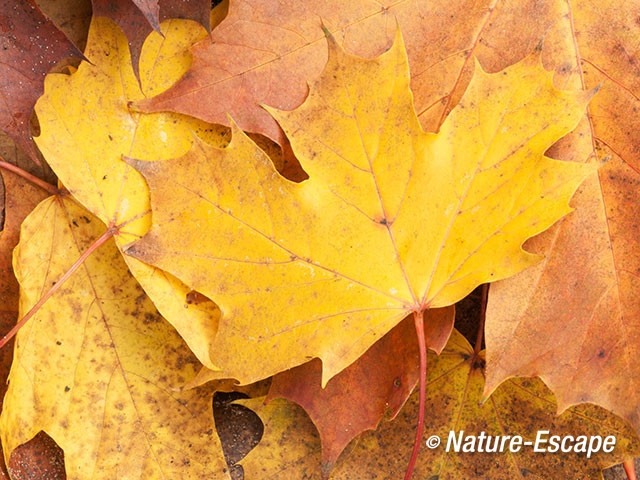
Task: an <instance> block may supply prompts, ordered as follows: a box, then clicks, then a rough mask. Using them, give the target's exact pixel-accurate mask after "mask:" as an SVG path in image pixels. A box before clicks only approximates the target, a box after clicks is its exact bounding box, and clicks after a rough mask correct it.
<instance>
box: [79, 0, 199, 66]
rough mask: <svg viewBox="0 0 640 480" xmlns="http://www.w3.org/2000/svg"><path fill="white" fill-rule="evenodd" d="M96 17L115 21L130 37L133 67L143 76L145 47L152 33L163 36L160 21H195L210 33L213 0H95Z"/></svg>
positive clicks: (93, 2)
mask: <svg viewBox="0 0 640 480" xmlns="http://www.w3.org/2000/svg"><path fill="white" fill-rule="evenodd" d="M91 1H92V4H93V14H94V16H96V17H107V18H110V19H111V20H113V22H114V23H115V24H116V25H118V26H119V27H120V28H121V29H122V30H123V31H124V33H125V35H126V36H127V39H128V40H129V50H130V51H131V64H132V66H133V71H134V73H135V75H136V77H139V76H140V75H139V67H138V61H139V60H140V51H141V50H142V44H143V43H144V40H145V39H146V38H147V36H148V35H149V34H150V33H151V31H152V30H155V31H157V32H158V33H161V31H160V22H162V21H163V20H166V19H168V18H183V19H187V20H195V21H196V22H199V23H200V24H202V25H203V26H204V27H205V28H206V29H207V30H209V11H210V8H211V1H210V0H91Z"/></svg>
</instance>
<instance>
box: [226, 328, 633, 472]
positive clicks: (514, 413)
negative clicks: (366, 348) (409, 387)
mask: <svg viewBox="0 0 640 480" xmlns="http://www.w3.org/2000/svg"><path fill="white" fill-rule="evenodd" d="M480 360H481V356H480V357H478V356H477V355H475V354H474V352H473V349H472V348H471V347H470V346H469V344H468V342H467V341H466V340H465V339H464V337H462V335H460V334H459V333H458V332H456V331H454V333H453V335H452V337H451V340H450V341H449V344H448V346H447V348H446V349H445V351H444V352H443V353H442V354H441V355H440V356H438V357H436V356H435V355H433V356H430V357H429V361H428V363H429V366H430V367H429V373H428V379H427V415H426V427H425V434H424V439H423V441H426V439H427V438H428V437H429V436H431V435H438V436H440V437H441V438H442V444H441V446H440V447H438V448H435V449H423V450H422V452H421V454H420V456H419V457H418V463H417V465H416V471H415V475H416V478H440V479H464V480H466V479H469V478H491V479H505V480H506V479H508V480H512V479H513V478H522V477H524V478H526V477H531V478H545V479H546V478H563V479H564V478H580V479H602V473H601V469H602V468H605V467H608V466H610V465H613V464H615V463H618V462H620V460H622V459H624V458H627V457H628V456H631V455H634V454H637V452H638V449H639V448H640V444H639V443H638V440H637V439H636V437H635V435H634V433H633V430H632V429H631V428H630V426H629V425H628V424H626V423H625V422H623V421H622V420H620V419H619V418H617V417H616V416H614V415H612V414H610V413H608V412H606V411H605V410H603V409H602V408H599V407H596V406H594V405H584V406H580V407H574V408H572V409H570V410H568V411H566V412H565V413H563V414H562V415H560V416H556V408H555V399H554V397H553V395H552V394H551V392H550V391H549V390H548V389H547V388H546V387H545V386H544V384H543V383H542V382H541V381H540V380H537V379H520V380H510V381H509V382H507V383H505V384H504V385H502V386H501V387H500V388H499V389H498V390H497V391H496V392H495V393H494V395H493V396H492V397H491V398H490V399H489V400H488V401H487V402H485V403H480V400H481V397H482V389H483V383H484V376H483V369H482V367H481V364H480V363H479V361H480ZM236 403H238V404H241V405H245V406H247V407H249V408H251V409H252V410H254V411H256V412H257V413H258V414H259V415H260V417H261V418H262V421H263V422H264V424H265V429H264V434H263V437H262V440H261V442H260V443H259V444H258V446H257V447H256V448H255V449H254V450H253V451H251V452H249V454H248V455H247V456H246V457H245V458H244V459H243V460H241V461H240V462H239V463H240V464H241V465H242V467H243V469H244V472H245V475H246V478H248V479H249V478H307V479H320V441H319V438H318V435H317V433H316V431H315V428H314V426H313V423H312V422H311V421H310V419H309V418H308V417H307V416H306V415H305V413H304V412H303V411H302V409H301V408H299V407H298V406H296V405H294V404H291V403H288V402H287V401H285V400H274V401H272V402H271V403H269V404H268V405H264V400H263V399H261V398H256V399H251V400H239V401H237V402H236ZM417 409H418V399H417V394H416V395H413V396H412V397H411V398H410V399H409V401H408V402H407V405H406V406H405V407H404V408H403V410H402V411H401V412H400V414H399V415H398V417H396V419H395V420H394V421H392V422H384V423H383V424H382V425H381V427H380V428H379V429H378V430H377V431H376V432H367V433H365V434H363V435H362V436H361V437H359V439H358V440H357V441H354V442H352V444H351V445H350V447H349V448H347V450H346V451H345V453H344V454H343V455H342V456H341V458H340V459H339V460H338V463H337V465H336V468H335V471H334V472H333V474H332V475H331V477H330V478H332V479H334V480H347V479H354V480H355V479H361V478H376V479H395V478H401V476H402V474H403V472H404V467H405V465H406V461H407V457H408V455H409V447H410V445H411V443H412V441H413V428H412V427H413V425H414V423H415V418H416V416H417ZM539 430H548V431H549V432H550V433H549V435H561V436H567V435H572V436H574V438H575V437H577V436H579V435H602V436H606V435H614V436H615V437H616V448H615V450H614V451H613V452H612V453H610V454H607V453H604V452H598V453H596V454H594V455H593V456H592V457H591V458H589V459H587V458H586V453H576V452H571V453H563V454H562V455H559V454H554V453H539V452H534V451H533V447H531V448H528V447H527V448H523V449H522V450H521V451H520V452H517V453H510V452H504V453H480V452H474V453H470V452H464V453H463V452H461V453H455V452H451V453H446V452H445V445H446V439H447V437H448V435H449V432H450V431H454V433H456V434H458V433H459V432H460V431H463V432H464V435H479V434H480V432H485V434H486V435H492V436H495V435H521V436H522V437H523V438H524V440H525V441H526V440H531V441H535V438H536V435H537V431H539Z"/></svg>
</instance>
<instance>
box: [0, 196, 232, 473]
mask: <svg viewBox="0 0 640 480" xmlns="http://www.w3.org/2000/svg"><path fill="white" fill-rule="evenodd" d="M103 232H104V225H103V224H102V222H100V221H99V220H98V219H97V218H95V217H94V216H92V215H91V214H90V213H89V212H87V211H86V210H85V209H83V208H82V207H80V206H79V205H77V204H76V203H75V202H73V201H72V200H71V199H69V198H66V197H50V198H48V199H46V200H45V201H43V202H42V203H41V204H40V205H39V206H38V207H37V208H36V209H35V210H34V212H32V213H31V214H30V215H29V217H28V218H27V219H26V220H25V222H24V223H23V225H22V231H21V236H20V244H19V245H18V247H17V249H16V251H15V257H14V259H15V260H14V265H15V270H16V276H17V277H18V280H19V281H20V284H21V297H20V311H21V312H26V311H28V310H29V309H30V308H31V307H32V306H33V305H34V304H35V303H36V302H37V301H38V300H39V298H40V296H41V295H42V292H43V291H46V290H48V289H49V288H50V286H51V285H52V283H55V282H56V281H58V280H59V279H60V277H61V276H62V274H63V273H64V272H65V271H67V270H68V268H69V267H70V266H71V264H72V263H73V262H74V261H75V259H77V258H78V257H79V256H80V255H81V253H82V252H84V251H85V250H86V249H87V248H88V247H89V245H91V244H92V243H93V242H94V241H95V240H96V239H97V238H98V237H99V236H100V235H101V234H102V233H103ZM197 367H198V362H197V360H196V359H195V357H194V356H193V355H192V354H191V352H190V351H189V349H188V348H187V347H186V345H185V344H184V342H183V341H182V340H181V339H180V337H179V336H178V334H177V333H176V332H175V331H174V330H173V329H172V327H171V326H170V325H169V324H168V323H166V322H165V321H164V320H163V319H162V317H160V315H159V314H158V313H157V311H156V309H155V308H154V307H153V304H152V303H151V302H150V300H149V299H148V298H147V296H146V295H145V294H144V292H143V291H142V289H141V288H140V287H139V286H138V284H137V283H136V281H135V279H133V277H132V276H131V275H130V274H129V272H128V270H127V267H126V264H125V263H124V261H123V260H122V257H121V255H120V253H119V252H118V250H117V248H116V246H115V244H114V242H113V241H112V240H109V242H108V243H105V244H104V245H102V246H101V248H99V249H98V250H97V251H95V252H94V253H93V254H92V255H91V256H90V257H89V258H88V259H87V260H86V261H85V263H84V264H83V265H82V266H81V267H80V269H79V270H78V271H76V272H75V274H74V275H73V276H72V277H71V278H70V279H69V280H67V282H66V283H65V284H64V285H63V286H62V287H61V288H60V290H58V292H56V294H55V295H54V296H53V297H52V298H51V299H50V300H49V301H48V302H47V303H46V304H45V305H44V307H42V308H41V309H40V310H39V311H38V313H37V314H36V316H35V317H33V318H32V319H31V320H30V322H29V323H27V324H26V326H25V327H23V329H22V330H21V331H20V332H19V334H18V337H17V340H16V348H15V354H14V362H13V365H12V370H11V374H10V385H9V389H8V391H7V396H6V397H5V401H4V408H3V411H2V415H1V416H0V426H1V428H0V432H1V435H2V443H3V446H4V449H5V450H4V451H5V458H8V456H9V454H10V453H11V452H12V451H13V450H14V449H15V448H16V447H17V446H18V445H20V444H21V443H23V442H26V441H27V440H29V439H30V438H31V437H33V436H34V435H35V434H36V433H38V432H39V431H40V430H44V431H45V432H47V433H48V434H49V435H50V436H51V437H52V438H53V439H54V440H55V441H56V443H57V444H58V445H60V446H61V447H62V449H63V450H64V452H65V466H66V471H67V478H68V479H70V480H71V479H79V480H87V479H114V478H145V479H155V478H158V479H160V478H212V479H226V478H228V476H227V474H226V473H225V471H226V470H224V460H223V457H222V451H221V448H220V444H219V441H218V440H217V437H216V435H215V433H214V431H213V414H212V410H211V392H210V391H199V390H190V391H188V392H179V391H177V389H176V387H179V386H180V385H181V384H183V383H184V382H186V381H187V380H189V379H190V378H191V377H192V376H193V375H194V374H195V372H196V370H197Z"/></svg>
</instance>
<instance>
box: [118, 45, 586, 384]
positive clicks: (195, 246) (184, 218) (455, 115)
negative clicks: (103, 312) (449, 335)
mask: <svg viewBox="0 0 640 480" xmlns="http://www.w3.org/2000/svg"><path fill="white" fill-rule="evenodd" d="M329 51H330V53H329V61H328V63H327V66H326V68H325V70H324V72H323V74H322V76H321V77H320V78H319V79H318V80H317V81H315V82H314V83H313V84H312V85H311V87H310V93H309V96H308V98H307V100H306V101H305V103H304V104H303V105H302V106H301V107H300V108H298V109H296V110H293V111H288V112H284V111H280V112H277V111H275V110H273V109H269V110H270V111H271V112H272V114H274V115H275V116H276V118H277V119H278V121H279V123H280V125H281V126H282V127H283V129H284V131H285V132H286V133H287V135H288V137H289V139H290V141H291V144H292V146H293V149H294V152H295V153H296V155H297V157H298V158H299V159H300V162H301V164H302V166H303V168H304V169H305V171H306V172H307V173H308V175H309V179H308V180H307V181H305V182H302V183H300V184H295V183H292V182H290V181H288V180H286V179H284V178H283V177H281V176H280V175H279V174H278V173H277V171H276V170H275V169H274V167H273V165H272V163H271V161H270V160H269V158H268V157H267V156H266V155H265V154H264V153H263V152H262V151H261V150H260V149H259V148H257V147H256V145H255V144H254V143H253V142H252V141H251V140H250V139H249V138H248V137H246V135H244V134H243V133H242V132H241V131H240V130H239V129H238V128H237V127H235V128H234V132H233V140H232V142H231V144H230V145H229V147H227V148H225V149H217V148H215V147H211V146H209V145H206V144H204V143H203V142H198V141H197V142H196V144H195V146H194V147H193V148H192V150H191V151H190V152H189V153H187V154H186V155H185V156H183V157H181V158H179V159H176V160H171V161H163V162H146V161H139V160H129V162H130V163H131V164H132V165H134V166H135V168H136V169H138V170H139V171H140V172H141V173H142V174H143V175H144V176H145V178H146V180H147V182H148V184H149V186H150V189H151V201H152V210H153V226H152V228H151V230H150V232H149V233H148V234H147V235H146V236H145V237H144V238H143V239H142V240H141V241H139V242H137V243H135V244H134V245H133V246H132V247H131V248H130V249H129V250H128V253H130V254H131V255H134V256H136V257H137V258H140V259H141V260H143V261H145V262H147V263H150V264H153V265H156V266H158V267H160V268H162V269H163V270H166V271H169V272H171V273H172V274H174V275H176V276H177V277H178V278H180V279H181V280H182V281H184V282H185V283H186V284H188V285H189V286H191V287H193V288H195V289H197V290H198V291H200V292H202V293H203V294H205V295H207V296H208V297H209V298H211V299H213V300H214V301H215V302H216V303H217V304H218V305H219V306H220V308H221V310H222V312H223V315H222V319H221V321H220V326H219V330H218V333H217V335H216V337H215V340H214V342H213V344H212V346H211V351H212V352H213V356H214V362H215V363H216V365H218V366H220V368H221V369H222V370H224V371H225V372H227V373H228V374H229V375H230V376H231V377H234V378H237V379H239V380H240V381H241V382H242V383H249V382H252V381H255V380H258V379H261V378H265V377H268V376H270V375H273V374H275V373H277V372H279V371H282V370H286V369H288V368H291V367H293V366H296V365H299V364H301V363H303V362H305V361H307V360H308V359H310V358H313V357H319V358H321V359H322V362H323V385H324V384H325V383H326V382H327V381H328V380H329V379H330V378H331V377H332V376H334V375H335V374H336V373H338V372H339V371H341V370H342V369H344V368H345V367H346V366H348V365H349V364H351V363H352V362H353V361H355V360H356V359H357V358H358V357H359V356H360V355H362V353H363V352H364V351H365V350H366V349H367V348H368V347H369V346H371V345H372V344H373V343H374V342H375V341H376V340H377V339H379V338H380V337H381V336H382V335H383V334H385V333H386V332H387V331H389V330H390V329H391V328H393V326H395V325H396V324H397V323H398V322H399V321H400V320H401V319H402V318H404V317H405V316H406V315H407V314H408V313H411V312H414V313H416V315H419V314H420V313H421V312H423V311H424V310H425V309H426V308H432V307H439V306H446V305H451V304H453V303H455V302H456V301H457V300H459V299H460V298H462V297H464V295H466V294H467V293H469V292H470V291H471V290H472V289H473V288H474V287H475V286H476V285H478V284H480V283H484V282H487V281H492V280H497V279H500V278H505V277H507V276H509V275H513V274H514V273H517V272H519V271H521V270H522V269H524V268H526V267H527V266H529V265H531V264H533V263H535V262H536V261H537V260H538V259H539V257H538V256H536V255H531V254H529V253H527V252H525V251H523V250H522V249H521V245H522V243H523V242H524V240H525V239H527V238H529V237H530V236H532V235H535V234H537V233H539V232H540V231H542V230H544V229H545V228H548V227H549V226H550V225H551V224H552V223H553V222H555V221H556V220H557V219H559V218H560V217H562V216H563V215H564V214H566V213H568V212H569V211H570V210H571V209H570V208H569V206H568V199H569V198H570V196H571V194H572V193H573V192H574V190H575V189H576V187H577V185H578V184H579V183H580V182H581V181H582V179H583V178H584V177H585V176H587V175H588V174H589V173H591V172H593V171H594V170H595V166H593V165H580V164H575V163H569V162H559V161H556V160H551V159H549V158H546V157H545V156H544V155H543V153H544V152H545V150H546V149H547V148H548V147H549V146H550V145H551V144H553V143H554V142H555V141H556V140H557V139H558V138H559V137H561V136H562V135H564V134H566V133H567V132H569V131H570V130H571V129H572V128H573V127H575V125H576V123H577V121H578V120H579V118H580V116H581V115H582V112H583V111H584V108H585V105H586V103H587V101H588V99H589V98H590V97H591V95H592V93H590V92H582V91H578V92H569V91H566V92H565V91H558V90H556V89H555V88H554V87H553V85H552V83H551V75H550V74H549V73H547V72H546V71H545V70H544V69H543V68H542V67H541V66H540V65H539V60H538V58H537V54H536V55H533V56H531V57H529V58H528V59H526V60H525V61H523V62H521V63H519V64H517V65H514V66H512V67H510V68H509V69H506V70H504V71H503V72H500V73H498V74H494V75H488V74H486V73H484V72H482V71H481V69H480V68H478V72H477V73H476V76H475V78H474V80H473V81H472V82H471V84H470V86H469V89H468V91H467V93H466V95H465V97H464V98H463V99H462V101H461V103H460V105H459V107H458V108H456V109H455V110H454V111H453V112H452V114H451V115H450V116H449V117H448V119H447V121H446V122H445V124H444V125H443V127H442V129H441V131H440V133H439V134H437V135H434V134H427V133H424V132H423V131H422V130H421V128H420V125H419V123H418V120H417V117H416V115H415V112H414V109H413V105H412V101H411V94H410V90H409V71H408V67H407V58H406V54H405V52H404V47H403V43H402V41H401V39H400V38H398V39H397V40H396V42H395V44H394V47H393V48H392V49H391V50H389V51H388V52H386V53H385V54H383V55H382V56H380V57H378V58H377V59H374V60H363V59H361V58H358V57H354V56H350V55H348V54H346V53H345V52H344V51H343V50H342V49H341V48H340V47H339V46H338V45H337V44H336V43H335V42H334V41H333V40H331V39H330V40H329Z"/></svg>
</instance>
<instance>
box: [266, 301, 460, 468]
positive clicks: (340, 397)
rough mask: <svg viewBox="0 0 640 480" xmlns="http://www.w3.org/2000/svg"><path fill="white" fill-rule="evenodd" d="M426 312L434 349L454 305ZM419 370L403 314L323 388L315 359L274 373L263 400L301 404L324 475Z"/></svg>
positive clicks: (400, 400) (447, 330)
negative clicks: (314, 433) (319, 450)
mask: <svg viewBox="0 0 640 480" xmlns="http://www.w3.org/2000/svg"><path fill="white" fill-rule="evenodd" d="M426 313H427V315H426V319H425V323H426V326H427V329H428V330H427V332H426V334H425V343H426V345H427V347H428V348H430V349H432V350H434V351H436V352H438V353H440V352H441V351H442V349H443V348H444V347H445V344H446V342H447V340H448V339H449V335H450V334H451V330H452V328H453V320H454V317H455V312H454V308H453V307H447V308H443V309H432V310H428V311H427V312H426ZM419 371H420V354H419V351H418V341H417V339H416V334H415V327H414V322H413V318H411V317H409V318H406V319H404V320H403V321H402V322H400V324H399V325H398V326H396V327H395V328H394V329H393V330H391V331H390V332H389V333H388V334H386V335H385V336H384V337H382V339H380V340H379V341H378V342H376V343H375V344H373V346H372V347H371V348H370V349H369V350H367V351H366V352H365V353H364V355H362V357H360V358H359V359H358V360H356V362H355V363H354V364H353V365H350V366H349V367H347V368H345V369H344V370H343V371H342V372H340V373H339V374H338V375H336V376H335V377H333V378H332V379H331V380H329V382H328V383H327V385H326V386H325V388H322V387H321V379H322V365H321V363H320V361H318V360H313V361H311V362H309V363H305V364H304V365H300V366H299V367H296V368H292V369H291V370H287V371H286V372H282V373H279V374H278V375H275V376H274V377H273V382H272V383H271V388H270V389H269V394H268V396H267V402H269V401H271V400H273V399H275V398H286V399H287V400H290V401H292V402H296V403H297V404H298V405H300V406H301V407H302V408H304V410H305V411H306V412H307V414H308V415H309V416H310V417H311V420H312V421H313V423H314V425H315V426H316V428H317V429H318V432H319V434H320V439H321V442H322V471H323V473H324V474H325V475H327V474H328V473H329V472H330V471H331V469H332V468H333V465H334V463H335V461H336V459H337V458H338V456H339V455H340V453H342V450H344V447H346V446H347V444H348V443H349V442H350V441H351V440H353V439H354V438H355V437H357V436H358V435H360V434H361V433H362V432H363V431H365V430H375V429H376V427H377V426H378V424H379V423H380V420H382V418H383V417H384V416H385V415H386V414H389V416H390V417H391V418H393V417H395V416H396V415H397V414H398V412H399V411H400V409H401V408H402V406H403V405H404V404H405V402H406V401H407V398H409V395H410V394H411V392H412V391H413V389H414V388H415V386H416V385H417V384H418V380H419V378H420V372H419Z"/></svg>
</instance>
